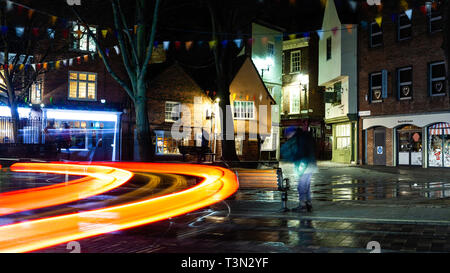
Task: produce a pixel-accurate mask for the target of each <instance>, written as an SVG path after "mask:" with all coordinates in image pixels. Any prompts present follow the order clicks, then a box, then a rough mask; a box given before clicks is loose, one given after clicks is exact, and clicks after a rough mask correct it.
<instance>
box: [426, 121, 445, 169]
mask: <svg viewBox="0 0 450 273" xmlns="http://www.w3.org/2000/svg"><path fill="white" fill-rule="evenodd" d="M428 165H429V166H430V167H447V168H448V167H450V124H449V123H437V124H434V125H432V126H430V127H429V128H428Z"/></svg>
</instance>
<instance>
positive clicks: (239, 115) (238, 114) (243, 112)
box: [233, 100, 256, 120]
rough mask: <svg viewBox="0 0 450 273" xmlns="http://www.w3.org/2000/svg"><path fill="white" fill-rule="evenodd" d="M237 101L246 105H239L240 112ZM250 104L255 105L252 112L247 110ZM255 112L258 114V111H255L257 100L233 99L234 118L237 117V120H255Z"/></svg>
mask: <svg viewBox="0 0 450 273" xmlns="http://www.w3.org/2000/svg"><path fill="white" fill-rule="evenodd" d="M237 103H243V104H244V105H245V106H244V107H241V106H239V108H238V112H236V108H237V107H236V104H237ZM250 104H251V105H252V106H253V107H252V112H251V113H250V112H247V110H248V109H249V108H248V106H249V105H250ZM241 109H243V110H241ZM247 114H248V115H249V117H246V116H245V115H247ZM255 114H256V111H255V102H254V101H237V100H235V101H233V119H236V120H255V119H256V117H255ZM243 116H244V117H243Z"/></svg>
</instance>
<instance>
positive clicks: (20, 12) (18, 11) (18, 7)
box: [17, 5, 23, 15]
mask: <svg viewBox="0 0 450 273" xmlns="http://www.w3.org/2000/svg"><path fill="white" fill-rule="evenodd" d="M22 11H23V6H21V5H17V14H19V15H22Z"/></svg>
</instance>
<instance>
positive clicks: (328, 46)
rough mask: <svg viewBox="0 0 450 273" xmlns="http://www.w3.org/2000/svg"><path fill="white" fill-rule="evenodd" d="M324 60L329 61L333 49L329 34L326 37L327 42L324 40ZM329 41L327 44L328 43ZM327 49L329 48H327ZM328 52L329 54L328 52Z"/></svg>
mask: <svg viewBox="0 0 450 273" xmlns="http://www.w3.org/2000/svg"><path fill="white" fill-rule="evenodd" d="M326 43H327V44H326V56H325V58H326V60H327V61H329V60H331V58H332V57H333V56H332V55H333V54H332V51H333V42H332V40H331V36H330V37H328V38H327V42H326ZM328 43H329V45H328ZM328 49H329V50H328ZM328 53H329V54H328Z"/></svg>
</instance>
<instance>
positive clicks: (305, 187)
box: [281, 128, 317, 212]
mask: <svg viewBox="0 0 450 273" xmlns="http://www.w3.org/2000/svg"><path fill="white" fill-rule="evenodd" d="M286 135H287V137H288V141H287V142H286V143H285V144H284V145H283V147H282V149H281V152H282V154H283V156H284V157H285V158H286V159H288V160H290V161H293V163H294V170H295V173H296V175H297V176H298V185H297V190H298V195H299V206H298V207H297V208H294V209H292V211H295V212H302V211H308V212H311V211H312V200H311V177H312V175H313V174H314V173H315V172H316V171H317V163H316V154H315V143H314V138H313V137H312V135H311V134H310V133H309V132H307V131H303V130H302V129H301V128H297V129H293V128H288V130H287V132H286Z"/></svg>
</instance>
